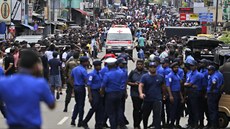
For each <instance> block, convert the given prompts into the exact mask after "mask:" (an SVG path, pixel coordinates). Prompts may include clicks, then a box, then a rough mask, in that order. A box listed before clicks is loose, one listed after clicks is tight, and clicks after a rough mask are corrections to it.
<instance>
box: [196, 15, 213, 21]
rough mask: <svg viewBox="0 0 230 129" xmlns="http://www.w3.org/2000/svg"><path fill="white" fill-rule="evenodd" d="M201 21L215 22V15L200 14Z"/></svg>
mask: <svg viewBox="0 0 230 129" xmlns="http://www.w3.org/2000/svg"><path fill="white" fill-rule="evenodd" d="M199 21H201V22H202V21H203V22H213V13H199Z"/></svg>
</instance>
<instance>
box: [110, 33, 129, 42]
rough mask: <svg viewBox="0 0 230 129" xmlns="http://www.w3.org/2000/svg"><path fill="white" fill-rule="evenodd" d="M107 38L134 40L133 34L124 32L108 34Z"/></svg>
mask: <svg viewBox="0 0 230 129" xmlns="http://www.w3.org/2000/svg"><path fill="white" fill-rule="evenodd" d="M107 40H113V41H114V40H115V41H124V40H132V35H131V34H124V33H110V34H108V36H107Z"/></svg>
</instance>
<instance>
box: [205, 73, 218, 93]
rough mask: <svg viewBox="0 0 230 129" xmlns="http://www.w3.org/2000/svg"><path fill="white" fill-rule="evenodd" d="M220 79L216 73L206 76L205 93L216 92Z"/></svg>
mask: <svg viewBox="0 0 230 129" xmlns="http://www.w3.org/2000/svg"><path fill="white" fill-rule="evenodd" d="M213 84H215V89H213V91H211V87H212V85H213ZM220 87H221V85H220V80H219V77H218V75H217V74H216V73H214V74H212V75H209V76H208V87H207V93H218V92H219V90H220Z"/></svg>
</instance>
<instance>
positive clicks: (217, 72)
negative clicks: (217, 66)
mask: <svg viewBox="0 0 230 129" xmlns="http://www.w3.org/2000/svg"><path fill="white" fill-rule="evenodd" d="M215 74H216V75H217V77H218V80H219V81H218V83H219V84H218V85H220V86H222V85H223V84H224V76H223V74H222V73H221V72H220V71H219V70H217V71H216V72H215Z"/></svg>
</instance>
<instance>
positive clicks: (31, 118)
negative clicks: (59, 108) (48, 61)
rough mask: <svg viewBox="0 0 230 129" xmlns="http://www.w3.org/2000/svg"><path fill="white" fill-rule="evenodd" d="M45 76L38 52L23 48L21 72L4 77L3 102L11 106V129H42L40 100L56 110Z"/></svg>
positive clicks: (1, 82)
mask: <svg viewBox="0 0 230 129" xmlns="http://www.w3.org/2000/svg"><path fill="white" fill-rule="evenodd" d="M41 76H42V64H41V60H40V58H39V56H38V55H37V53H35V52H33V51H32V50H21V52H20V62H19V73H18V74H15V75H13V76H11V77H3V78H1V80H0V101H3V102H4V103H5V105H6V107H7V108H6V118H7V124H8V126H9V129H40V128H41V123H42V122H41V119H42V118H41V112H40V102H41V101H43V102H45V103H46V104H47V105H48V107H49V108H50V109H54V107H55V99H54V96H53V95H52V93H51V91H50V88H49V84H48V83H47V81H46V80H45V79H44V78H41ZM15 105H17V106H15ZM28 111H29V112H28Z"/></svg>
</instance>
